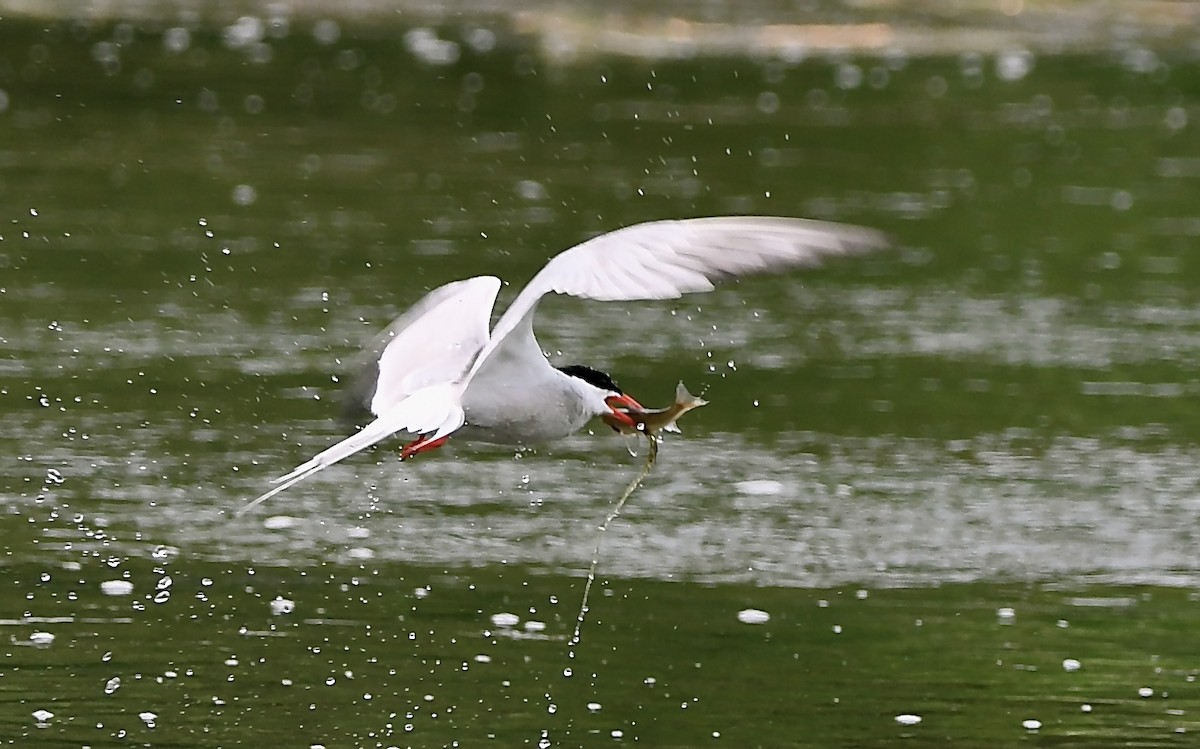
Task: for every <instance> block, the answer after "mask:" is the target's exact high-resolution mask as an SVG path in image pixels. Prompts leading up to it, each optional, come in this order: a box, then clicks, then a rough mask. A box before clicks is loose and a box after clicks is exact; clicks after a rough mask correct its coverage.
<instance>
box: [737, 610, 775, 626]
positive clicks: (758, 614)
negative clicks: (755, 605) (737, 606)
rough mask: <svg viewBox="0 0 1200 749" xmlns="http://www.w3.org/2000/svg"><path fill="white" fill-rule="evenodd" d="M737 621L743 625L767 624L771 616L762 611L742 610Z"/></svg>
mask: <svg viewBox="0 0 1200 749" xmlns="http://www.w3.org/2000/svg"><path fill="white" fill-rule="evenodd" d="M737 620H738V621H739V622H741V623H742V624H766V623H767V622H768V621H770V620H771V615H770V614H768V613H767V612H765V611H763V610H761V609H742V610H741V611H739V612H738V613H737Z"/></svg>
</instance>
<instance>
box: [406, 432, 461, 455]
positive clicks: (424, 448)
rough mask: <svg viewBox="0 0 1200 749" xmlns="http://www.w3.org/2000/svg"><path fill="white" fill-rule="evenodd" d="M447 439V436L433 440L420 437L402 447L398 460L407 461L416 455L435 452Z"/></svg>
mask: <svg viewBox="0 0 1200 749" xmlns="http://www.w3.org/2000/svg"><path fill="white" fill-rule="evenodd" d="M448 439H450V436H449V435H447V436H445V437H438V438H437V439H435V440H432V439H429V438H428V437H426V436H425V435H421V436H420V437H418V438H416V439H415V440H413V441H412V442H409V443H408V444H407V445H405V446H404V448H403V449H402V450H401V451H400V460H408V459H409V458H411V457H412V456H414V455H416V454H417V453H423V452H428V451H430V450H436V449H438V448H439V447H441V446H442V445H444V444H446V440H448Z"/></svg>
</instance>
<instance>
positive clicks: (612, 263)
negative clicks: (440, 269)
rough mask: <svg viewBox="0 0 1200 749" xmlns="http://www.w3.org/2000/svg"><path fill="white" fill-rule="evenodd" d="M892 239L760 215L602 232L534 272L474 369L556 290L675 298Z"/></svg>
mask: <svg viewBox="0 0 1200 749" xmlns="http://www.w3.org/2000/svg"><path fill="white" fill-rule="evenodd" d="M888 244H889V243H888V240H887V237H886V236H885V235H884V234H883V233H882V232H879V231H876V230H874V229H867V228H863V227H858V226H847V225H843V224H834V223H828V222H824V221H810V220H806V219H797V218H777V217H760V216H721V217H715V218H693V219H684V220H680V221H652V222H649V223H644V224H635V225H633V226H628V227H625V228H624V229H618V230H617V231H614V232H610V233H608V234H602V235H600V236H598V237H594V238H592V239H589V240H587V241H586V242H583V243H582V244H579V245H576V246H575V247H572V248H571V249H569V250H567V251H565V252H563V253H561V254H559V255H558V256H556V257H554V258H553V259H551V260H550V262H549V263H547V264H546V267H544V268H542V270H541V271H540V272H539V273H538V274H537V275H536V276H534V277H533V280H532V281H530V282H529V285H528V286H526V287H525V288H524V289H522V291H521V293H520V294H518V295H517V298H516V299H514V300H513V303H512V304H511V305H510V306H509V308H508V309H507V310H506V311H505V312H504V315H503V316H502V317H501V318H500V320H499V321H498V322H497V323H496V326H495V328H494V329H493V330H492V337H491V340H490V341H489V343H488V344H487V345H486V346H485V347H484V349H483V351H482V352H481V353H480V355H479V357H478V358H477V359H476V360H475V364H474V365H473V367H472V368H471V375H474V374H475V372H477V371H478V370H479V369H480V367H481V366H482V365H483V364H484V363H485V362H486V361H487V359H488V356H489V355H490V354H491V353H492V352H493V351H495V350H496V349H497V348H499V347H500V346H501V345H504V344H506V341H505V339H506V338H507V337H508V336H509V334H510V333H513V332H514V331H517V332H518V336H517V337H518V338H521V339H524V338H525V335H523V334H524V332H525V331H530V332H531V331H532V325H531V322H532V319H531V318H532V315H533V312H534V310H535V309H536V308H537V303H538V302H539V301H540V300H541V298H542V297H543V296H545V295H546V294H549V293H551V292H556V293H559V294H569V295H571V296H577V297H582V298H584V299H598V300H602V301H626V300H635V299H674V298H676V297H679V296H681V295H683V294H689V293H693V292H700V291H711V290H712V289H713V288H714V284H715V283H716V282H718V281H721V280H723V279H727V278H733V277H736V276H743V275H749V274H752V273H768V272H773V271H782V270H786V269H789V268H804V267H814V266H817V265H820V264H821V263H822V262H823V261H824V260H826V259H827V258H831V257H837V256H843V255H856V254H861V253H865V252H870V251H873V250H880V249H884V248H886V247H887V246H888ZM511 345H512V343H511V342H509V343H507V344H506V347H507V346H511ZM469 377H470V375H469V376H468V378H469Z"/></svg>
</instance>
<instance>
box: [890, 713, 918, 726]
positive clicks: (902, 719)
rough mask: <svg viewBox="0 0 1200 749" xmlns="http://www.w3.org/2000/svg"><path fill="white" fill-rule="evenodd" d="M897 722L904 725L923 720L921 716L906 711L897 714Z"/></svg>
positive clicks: (915, 723) (911, 724)
mask: <svg viewBox="0 0 1200 749" xmlns="http://www.w3.org/2000/svg"><path fill="white" fill-rule="evenodd" d="M896 722H897V723H899V724H900V725H902V726H915V725H917V724H918V723H920V722H921V716H920V715H912V714H910V713H904V714H902V715H897V716H896Z"/></svg>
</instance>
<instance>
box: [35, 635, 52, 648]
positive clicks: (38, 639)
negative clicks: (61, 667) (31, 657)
mask: <svg viewBox="0 0 1200 749" xmlns="http://www.w3.org/2000/svg"><path fill="white" fill-rule="evenodd" d="M29 642H30V643H32V644H33V645H37V646H38V647H43V648H44V647H48V646H50V645H51V644H52V643H53V642H54V635H53V634H51V633H50V632H34V633H33V634H31V635H29Z"/></svg>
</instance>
